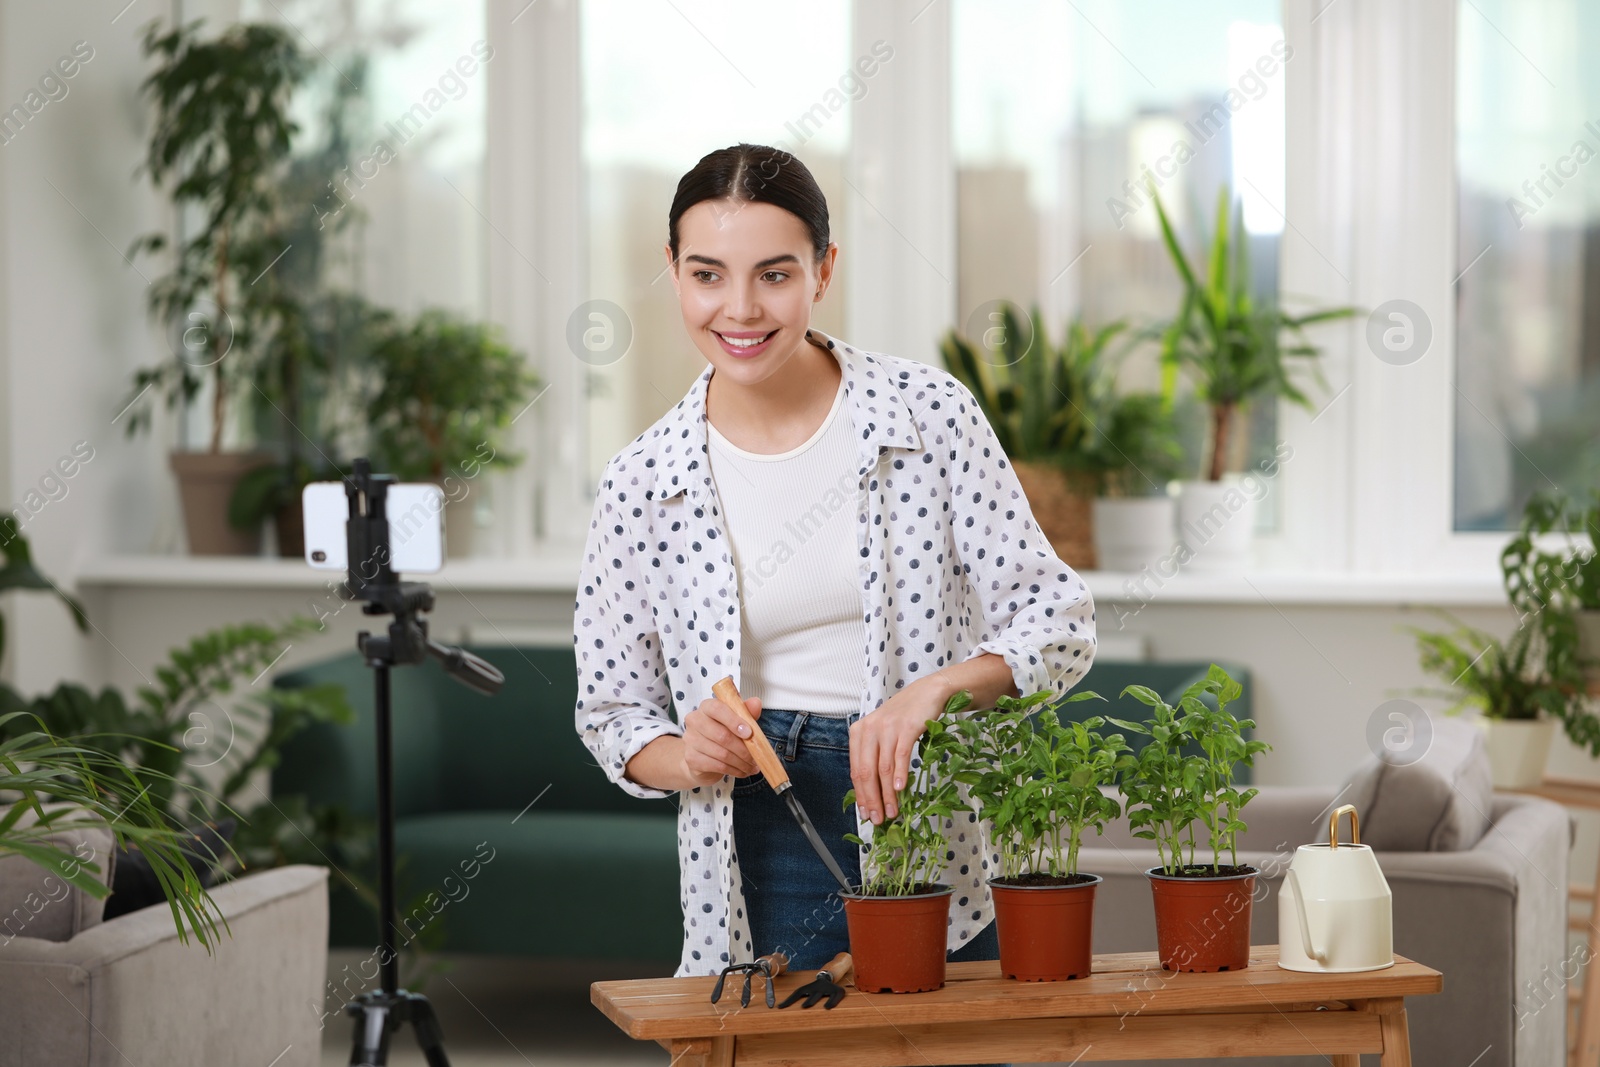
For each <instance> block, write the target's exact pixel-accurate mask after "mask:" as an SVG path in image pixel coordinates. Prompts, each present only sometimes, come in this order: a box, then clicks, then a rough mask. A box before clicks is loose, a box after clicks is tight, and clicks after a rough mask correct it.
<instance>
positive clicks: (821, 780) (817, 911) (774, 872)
mask: <svg viewBox="0 0 1600 1067" xmlns="http://www.w3.org/2000/svg"><path fill="white" fill-rule="evenodd" d="M854 718H855V716H851V717H850V718H839V717H829V716H821V715H808V714H806V713H805V712H798V711H785V710H782V709H779V708H762V709H761V718H760V719H759V720H758V722H759V723H760V725H761V732H762V733H764V734H765V735H766V736H767V739H768V740H770V741H771V742H772V747H773V748H774V749H776V750H777V752H778V755H779V756H780V757H782V759H783V762H784V769H785V770H787V771H788V772H789V780H790V781H791V782H793V783H794V794H795V796H796V797H798V798H799V800H800V803H801V805H802V806H803V807H804V808H805V809H806V814H807V815H809V816H811V821H812V822H813V823H814V824H815V825H816V828H817V834H818V836H820V837H821V838H822V841H823V844H825V845H827V846H828V851H829V852H831V853H832V854H833V858H834V859H835V860H837V861H838V863H839V866H840V868H841V869H843V871H844V875H845V877H846V878H848V879H850V880H851V883H852V884H853V885H860V884H861V859H860V854H859V853H858V852H857V850H856V846H855V845H853V844H851V843H850V842H848V841H846V840H845V839H844V835H845V834H853V833H856V832H857V826H856V816H855V809H854V806H852V807H851V809H850V810H849V811H846V810H844V795H845V793H846V792H848V791H849V789H850V786H851V783H850V723H851V722H852V721H853V720H854ZM733 796H734V804H733V844H734V848H735V849H736V850H737V852H738V855H739V870H740V873H741V874H742V875H743V877H744V903H745V910H746V915H745V918H746V920H747V921H748V922H749V924H750V939H751V943H752V944H753V945H754V947H755V954H756V955H757V956H762V955H765V954H766V953H768V952H773V951H782V952H783V953H784V954H785V955H787V956H788V957H789V970H790V971H808V970H817V969H819V968H821V967H822V966H823V965H824V964H826V963H827V962H828V961H829V960H830V959H832V958H833V957H834V956H835V955H836V954H838V953H840V952H846V951H848V950H849V948H850V934H849V929H848V927H847V926H846V923H845V915H844V901H843V900H842V899H840V897H839V883H838V882H836V881H834V878H833V875H831V874H829V873H828V869H827V868H826V867H825V866H823V864H822V861H821V860H820V859H819V858H818V857H817V854H816V852H815V851H814V850H813V849H812V848H811V844H810V842H808V841H807V840H806V837H805V834H803V833H801V831H800V827H799V826H797V825H796V824H795V821H794V816H793V815H791V814H790V813H789V806H788V805H787V804H786V803H784V801H783V799H782V798H781V797H779V796H778V795H777V794H776V793H774V792H773V791H772V787H771V786H769V785H767V782H766V779H765V778H762V777H761V775H759V774H757V775H752V776H751V777H749V778H736V779H734V785H733ZM947 958H948V959H950V960H952V961H960V960H993V959H999V958H1000V942H999V938H998V937H997V936H996V934H995V928H994V923H992V922H991V923H990V924H989V925H988V926H986V927H984V928H983V929H982V930H981V931H979V932H978V934H977V935H976V936H975V937H973V938H972V940H970V941H968V942H967V943H966V944H965V945H963V946H961V948H959V949H957V950H956V951H954V952H952V953H950V954H949V956H948V957H947ZM989 1067H1003V1065H989Z"/></svg>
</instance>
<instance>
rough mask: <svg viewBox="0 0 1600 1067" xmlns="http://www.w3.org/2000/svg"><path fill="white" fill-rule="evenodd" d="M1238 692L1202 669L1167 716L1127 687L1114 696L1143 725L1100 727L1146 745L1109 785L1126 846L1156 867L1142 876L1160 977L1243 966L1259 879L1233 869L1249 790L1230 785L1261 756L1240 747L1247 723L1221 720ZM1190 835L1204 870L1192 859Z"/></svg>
mask: <svg viewBox="0 0 1600 1067" xmlns="http://www.w3.org/2000/svg"><path fill="white" fill-rule="evenodd" d="M1241 692H1242V689H1241V687H1240V685H1239V683H1238V682H1236V681H1235V680H1234V679H1233V678H1231V677H1230V676H1229V675H1228V673H1227V672H1226V671H1225V670H1223V669H1222V668H1221V667H1219V666H1217V665H1216V664H1212V665H1211V668H1210V670H1208V671H1207V672H1206V676H1205V677H1204V678H1202V679H1200V680H1199V681H1196V682H1195V683H1194V684H1193V685H1191V686H1189V687H1188V688H1187V689H1185V690H1184V691H1183V694H1182V696H1180V697H1179V699H1178V706H1177V707H1173V706H1171V705H1169V704H1168V703H1167V702H1166V701H1164V700H1162V699H1161V695H1160V694H1159V693H1156V692H1155V691H1154V690H1152V689H1149V688H1146V687H1145V686H1142V685H1130V686H1128V687H1127V688H1125V689H1124V690H1123V693H1124V694H1125V695H1127V696H1131V697H1133V698H1134V699H1135V700H1137V701H1139V702H1140V703H1142V704H1145V705H1147V706H1148V707H1149V708H1150V718H1149V720H1148V721H1146V722H1129V721H1123V720H1121V719H1112V720H1110V721H1111V722H1113V723H1115V724H1116V725H1118V726H1120V727H1122V728H1123V729H1124V730H1129V731H1131V732H1133V733H1136V734H1142V735H1145V736H1146V737H1148V738H1149V741H1148V742H1147V743H1146V744H1144V745H1143V746H1142V747H1141V748H1139V749H1137V751H1134V752H1128V753H1124V754H1123V755H1122V756H1120V757H1119V758H1118V761H1117V779H1118V784H1119V786H1120V787H1121V789H1122V794H1123V797H1124V798H1125V801H1126V811H1127V815H1128V825H1129V827H1130V828H1131V829H1132V831H1133V834H1134V836H1135V837H1140V838H1144V839H1146V840H1149V841H1154V842H1155V845H1156V854H1157V856H1158V858H1159V859H1160V863H1159V864H1158V865H1157V866H1155V867H1152V868H1150V869H1149V870H1148V871H1146V872H1145V873H1146V874H1147V875H1148V876H1149V878H1150V890H1151V893H1152V895H1153V896H1154V898H1155V912H1156V945H1157V948H1158V950H1159V956H1160V959H1161V966H1162V967H1163V968H1165V969H1166V970H1169V971H1236V970H1240V969H1242V968H1244V967H1246V966H1248V964H1249V962H1250V909H1251V903H1252V899H1253V897H1254V894H1255V879H1256V875H1257V874H1259V873H1260V872H1259V871H1258V870H1257V869H1256V868H1255V867H1253V866H1250V865H1248V864H1240V863H1239V857H1238V847H1237V838H1238V834H1239V833H1240V831H1242V830H1244V829H1245V828H1246V827H1245V824H1244V822H1243V820H1242V819H1240V817H1239V816H1240V812H1242V811H1243V809H1244V807H1245V805H1246V804H1248V803H1249V802H1250V800H1251V798H1253V797H1254V796H1255V795H1256V790H1254V789H1240V788H1238V786H1237V785H1235V784H1234V780H1233V776H1234V772H1235V768H1236V767H1238V766H1241V765H1242V766H1245V767H1250V766H1253V765H1254V762H1255V757H1256V756H1257V755H1258V754H1259V753H1261V752H1265V751H1267V750H1268V749H1269V748H1270V747H1271V746H1269V745H1268V744H1267V743H1266V742H1264V741H1255V740H1246V739H1245V737H1244V734H1243V731H1244V730H1245V729H1246V728H1251V727H1254V725H1255V723H1253V722H1252V721H1251V720H1249V719H1236V718H1235V717H1234V716H1233V715H1232V714H1231V713H1230V712H1229V711H1228V704H1229V702H1231V701H1233V700H1236V699H1238V697H1239V694H1240V693H1241ZM1206 697H1210V698H1211V699H1212V701H1213V702H1214V706H1212V705H1211V704H1207V702H1206V700H1205V698H1206ZM1195 749H1198V751H1195ZM1200 829H1204V831H1205V837H1206V843H1207V844H1208V845H1209V846H1210V853H1211V856H1210V860H1211V862H1209V863H1199V862H1196V859H1195V850H1196V847H1197V841H1196V834H1197V832H1198V831H1199V830H1200ZM1224 857H1226V858H1227V862H1226V863H1224V862H1223V860H1224Z"/></svg>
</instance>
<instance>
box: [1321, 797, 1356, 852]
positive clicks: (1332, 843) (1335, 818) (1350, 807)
mask: <svg viewBox="0 0 1600 1067" xmlns="http://www.w3.org/2000/svg"><path fill="white" fill-rule="evenodd" d="M1346 812H1349V813H1350V843H1351V844H1352V845H1359V844H1361V824H1360V823H1359V822H1358V821H1357V818H1356V806H1355V805H1354V804H1342V805H1340V806H1339V807H1337V808H1335V809H1333V815H1332V816H1330V817H1329V819H1328V847H1329V848H1331V849H1336V848H1338V847H1339V819H1340V818H1341V817H1343V816H1344V814H1345V813H1346Z"/></svg>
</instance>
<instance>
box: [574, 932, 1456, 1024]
mask: <svg viewBox="0 0 1600 1067" xmlns="http://www.w3.org/2000/svg"><path fill="white" fill-rule="evenodd" d="M1394 959H1395V962H1394V966H1393V967H1388V968H1385V969H1384V970H1381V971H1359V972H1355V973H1352V974H1307V973H1304V972H1300V971H1286V970H1284V969H1283V968H1281V967H1279V966H1278V965H1277V963H1278V946H1277V945H1257V946H1254V947H1252V948H1251V950H1250V965H1249V966H1248V967H1246V968H1245V969H1244V970H1242V971H1223V972H1220V973H1215V974H1192V973H1179V972H1172V971H1164V970H1162V969H1161V966H1160V964H1159V962H1158V961H1157V959H1156V954H1155V953H1154V952H1127V953H1117V954H1106V955H1096V956H1095V958H1094V971H1093V973H1092V974H1090V975H1089V976H1088V977H1087V978H1077V979H1073V980H1071V981H1065V982H1019V981H1016V980H1015V979H1011V978H1004V977H1002V976H1001V974H1000V964H999V961H997V960H981V961H974V962H968V963H951V964H948V965H947V968H946V981H945V986H944V988H943V989H936V990H933V991H930V992H927V993H862V992H860V991H858V990H857V989H855V988H854V987H853V986H847V992H846V993H845V997H844V999H843V1000H841V1001H840V1002H839V1006H838V1007H836V1008H833V1009H831V1010H830V1009H825V1008H823V1007H822V1005H820V1004H819V1005H817V1006H816V1007H812V1008H801V1007H800V1005H799V1004H798V1003H796V1004H792V1005H790V1006H789V1007H787V1008H781V1009H780V1008H768V1007H767V1005H766V999H765V990H764V983H763V982H761V981H760V980H757V981H755V982H753V983H751V988H750V1006H749V1007H748V1008H741V1007H740V1006H739V992H740V990H741V989H742V988H743V986H744V975H743V974H742V973H735V974H731V975H729V976H728V980H727V983H726V984H725V986H724V988H723V990H722V999H721V1000H720V1001H719V1002H718V1003H716V1004H713V1003H711V987H712V985H714V984H715V982H716V979H715V978H714V977H711V976H706V977H694V978H645V979H634V980H630V981H616V982H596V983H594V984H593V985H592V986H591V987H590V1000H591V1001H592V1002H593V1003H594V1005H595V1006H596V1007H597V1008H599V1009H600V1010H601V1011H603V1012H605V1014H606V1017H607V1018H608V1019H610V1020H611V1021H612V1022H614V1023H616V1024H617V1026H618V1027H620V1028H621V1029H622V1030H623V1031H624V1032H625V1033H626V1034H627V1035H628V1036H629V1037H632V1038H636V1039H640V1040H645V1041H662V1040H666V1039H672V1038H692V1037H706V1036H724V1035H733V1034H770V1033H780V1032H783V1031H792V1030H811V1029H821V1028H827V1029H852V1028H860V1027H881V1026H883V1025H884V1023H885V1021H886V1020H888V1021H892V1022H893V1023H896V1024H899V1023H936V1022H964V1021H981V1020H990V1021H992V1020H999V1019H1037V1018H1066V1017H1087V1016H1108V1015H1109V1016H1115V1015H1121V1014H1124V1013H1130V1012H1138V1013H1140V1014H1141V1015H1146V1016H1148V1015H1152V1014H1164V1013H1191V1014H1192V1013H1207V1012H1243V1011H1250V1010H1252V1009H1258V1008H1276V1009H1278V1010H1279V1011H1286V1010H1290V1009H1291V1008H1297V1009H1299V1010H1310V1009H1312V1008H1314V1007H1315V1006H1316V1005H1317V1004H1318V1003H1320V1002H1343V1001H1348V1000H1368V999H1378V998H1392V997H1407V996H1413V995H1418V994H1426V993H1437V992H1439V991H1440V990H1441V989H1442V988H1443V979H1442V978H1441V976H1440V974H1439V972H1438V971H1436V970H1434V969H1433V968H1431V967H1426V966H1423V965H1422V964H1420V963H1414V962H1412V961H1411V960H1408V959H1406V958H1404V957H1403V956H1395V958H1394ZM815 974H816V972H815V971H814V970H813V971H800V972H797V973H795V974H784V975H781V976H779V978H778V979H777V981H776V982H775V983H774V984H775V989H776V997H777V1000H776V1003H779V1004H781V1003H783V999H784V997H786V996H788V994H789V993H790V992H791V991H792V990H793V989H795V987H797V986H800V985H804V984H805V983H806V982H809V981H810V980H811V979H812V978H813V977H814V976H815Z"/></svg>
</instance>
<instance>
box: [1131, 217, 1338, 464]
mask: <svg viewBox="0 0 1600 1067" xmlns="http://www.w3.org/2000/svg"><path fill="white" fill-rule="evenodd" d="M1151 198H1152V199H1153V200H1154V201H1155V205H1156V214H1157V216H1158V217H1159V218H1160V220H1161V239H1162V241H1163V242H1164V243H1165V244H1166V247H1167V252H1168V254H1169V255H1170V256H1171V257H1172V263H1173V266H1174V267H1176V268H1177V270H1178V276H1179V277H1180V278H1181V279H1182V281H1183V303H1182V305H1181V306H1180V308H1179V311H1178V315H1177V317H1176V318H1174V319H1172V320H1171V321H1170V322H1169V323H1167V325H1166V326H1165V327H1164V328H1163V330H1162V334H1161V360H1162V369H1163V377H1164V384H1165V392H1166V395H1167V396H1168V397H1171V395H1172V393H1173V392H1174V390H1175V389H1176V385H1177V373H1178V370H1179V368H1180V367H1188V368H1189V370H1190V371H1191V372H1192V374H1193V375H1194V380H1195V391H1196V394H1197V395H1198V396H1199V398H1200V400H1202V401H1203V402H1204V403H1205V404H1206V405H1207V406H1208V407H1209V408H1210V409H1211V426H1210V433H1209V445H1208V447H1209V452H1210V454H1209V457H1208V460H1207V466H1206V480H1208V481H1213V482H1214V481H1218V480H1220V479H1221V477H1222V473H1223V469H1224V467H1225V466H1226V464H1227V453H1228V448H1229V446H1230V444H1231V443H1232V440H1233V431H1234V424H1235V420H1236V418H1237V416H1238V415H1239V413H1240V410H1241V409H1242V408H1243V407H1245V406H1246V405H1248V404H1249V403H1250V402H1251V401H1253V400H1258V399H1275V398H1282V399H1284V400H1288V401H1290V402H1291V403H1294V404H1298V405H1299V406H1301V407H1303V408H1310V407H1311V406H1312V405H1311V398H1310V397H1308V396H1307V395H1306V394H1305V392H1304V391H1302V390H1301V388H1300V387H1299V386H1298V385H1297V384H1296V383H1295V381H1294V377H1293V374H1292V367H1291V364H1290V362H1289V361H1290V360H1301V361H1303V362H1304V364H1305V365H1306V366H1308V367H1309V369H1310V370H1311V371H1312V373H1313V374H1314V375H1315V377H1316V379H1317V382H1318V384H1319V385H1321V386H1322V387H1323V388H1326V384H1327V383H1326V382H1325V381H1324V380H1323V378H1322V375H1321V371H1320V369H1319V368H1318V366H1317V357H1319V356H1320V355H1321V354H1322V353H1321V350H1320V349H1319V348H1317V347H1316V346H1315V345H1313V344H1311V343H1310V341H1309V340H1307V338H1306V336H1305V328H1306V327H1307V326H1311V325H1313V324H1314V323H1319V322H1328V321H1331V320H1333V319H1342V318H1348V317H1349V316H1350V315H1353V314H1355V309H1354V308H1349V307H1338V308H1323V309H1321V310H1318V311H1313V312H1310V313H1308V314H1304V315H1290V314H1288V313H1287V312H1285V311H1284V310H1283V309H1282V308H1281V307H1279V306H1278V305H1277V304H1276V303H1273V302H1271V301H1258V300H1257V299H1256V298H1255V296H1254V295H1253V294H1252V293H1251V291H1250V264H1249V257H1248V253H1247V249H1246V242H1245V235H1244V213H1243V209H1242V206H1241V209H1240V211H1239V212H1238V213H1234V212H1233V210H1232V200H1231V198H1230V195H1229V192H1228V188H1227V186H1223V187H1222V189H1221V190H1220V191H1219V192H1218V194H1217V214H1216V223H1215V228H1214V229H1213V231H1212V234H1211V247H1210V249H1209V250H1208V254H1207V261H1208V262H1207V267H1206V274H1205V277H1204V278H1202V277H1201V275H1200V271H1199V269H1198V268H1197V267H1196V266H1194V265H1191V264H1190V262H1189V258H1188V256H1187V255H1186V254H1185V253H1184V251H1183V248H1182V247H1181V246H1180V245H1179V244H1178V238H1177V234H1176V233H1174V231H1173V228H1172V221H1171V220H1170V219H1169V218H1168V217H1167V212H1166V209H1165V208H1163V207H1162V205H1161V198H1160V197H1158V196H1156V195H1155V192H1154V190H1151Z"/></svg>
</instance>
